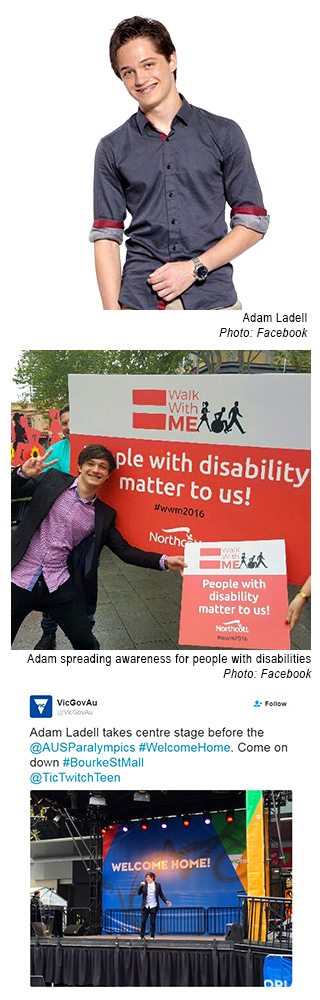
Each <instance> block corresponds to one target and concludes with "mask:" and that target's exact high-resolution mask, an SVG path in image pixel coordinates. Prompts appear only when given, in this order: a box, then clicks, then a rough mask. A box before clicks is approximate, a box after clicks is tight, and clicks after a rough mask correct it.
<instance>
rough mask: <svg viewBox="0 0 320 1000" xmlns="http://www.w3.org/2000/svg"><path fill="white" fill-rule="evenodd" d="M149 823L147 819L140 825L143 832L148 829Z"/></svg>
mask: <svg viewBox="0 0 320 1000" xmlns="http://www.w3.org/2000/svg"><path fill="white" fill-rule="evenodd" d="M148 826H149V823H148V820H147V819H142V820H141V823H140V827H141V830H143V831H145V830H147V829H148Z"/></svg>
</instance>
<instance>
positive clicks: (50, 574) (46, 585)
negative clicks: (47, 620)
mask: <svg viewBox="0 0 320 1000" xmlns="http://www.w3.org/2000/svg"><path fill="white" fill-rule="evenodd" d="M49 454H50V449H49V451H48V452H46V455H44V457H43V458H29V459H28V460H27V462H24V464H23V465H22V467H21V468H20V469H17V470H14V472H13V473H12V492H13V496H14V498H16V497H23V496H30V492H31V493H32V500H31V501H30V503H29V504H28V508H27V511H26V513H25V515H24V518H23V520H22V522H21V524H20V525H19V527H18V528H17V530H16V531H15V533H14V535H13V539H12V543H13V560H12V576H11V580H12V641H13V639H14V637H15V636H16V634H17V632H18V629H19V628H20V625H21V624H22V622H23V620H24V618H26V616H27V615H28V614H29V613H30V611H34V610H36V611H41V612H43V611H46V612H48V613H50V614H52V616H53V617H54V618H55V620H56V621H57V622H58V625H60V627H61V628H62V630H63V631H64V633H65V635H66V636H67V638H68V639H69V640H70V642H71V644H72V646H73V648H74V649H97V648H99V643H98V641H97V639H96V638H95V636H94V635H93V634H92V630H91V627H90V622H89V619H88V614H87V608H88V607H92V606H93V605H94V604H95V601H96V598H97V568H98V560H99V555H100V552H101V549H102V548H103V546H104V545H107V546H108V547H109V548H110V549H111V550H112V552H115V554H116V555H118V556H119V557H120V559H122V560H123V561H124V562H127V563H131V564H132V565H135V566H144V567H145V568H147V569H158V570H163V569H171V570H177V571H179V572H180V573H182V572H183V568H184V565H185V563H184V560H183V558H182V557H181V556H169V557H167V556H165V555H163V556H161V557H159V554H158V553H156V552H145V551H144V550H143V549H138V548H135V547H134V546H131V545H129V543H128V542H127V541H126V539H125V538H123V536H122V535H121V534H120V532H119V531H118V530H117V528H116V527H115V521H116V511H115V510H114V509H113V508H112V507H109V505H108V504H105V503H103V502H102V501H101V500H99V498H98V496H97V491H98V490H99V488H100V487H101V486H102V485H103V483H105V482H106V480H107V479H108V478H109V476H110V474H111V472H112V471H113V470H114V469H115V468H116V461H115V458H114V455H113V454H112V452H111V451H109V450H108V448H105V447H104V446H103V445H88V446H87V447H85V448H83V449H82V451H81V452H80V455H79V458H78V466H79V474H78V476H77V477H74V476H70V475H68V474H67V473H64V472H57V471H56V470H55V469H53V468H50V466H51V465H54V464H55V462H54V461H53V462H48V461H47V458H48V456H49ZM44 471H46V475H41V473H43V472H44Z"/></svg>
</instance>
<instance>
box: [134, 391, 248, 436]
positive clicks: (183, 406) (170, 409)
mask: <svg viewBox="0 0 320 1000" xmlns="http://www.w3.org/2000/svg"><path fill="white" fill-rule="evenodd" d="M132 405H133V413H132V427H133V428H134V429H135V430H152V431H180V432H181V431H187V432H189V433H193V432H198V431H200V430H201V428H202V427H203V426H204V427H206V428H207V430H208V431H210V433H212V434H222V433H224V434H229V433H230V432H232V431H233V430H234V429H235V428H236V429H237V431H238V432H239V433H240V434H245V433H246V431H245V429H244V427H243V414H242V413H240V409H239V405H240V404H239V400H238V399H235V400H234V402H233V403H232V404H230V403H229V407H226V406H220V407H219V408H218V409H215V407H212V406H211V404H210V403H209V401H208V400H203V401H202V402H201V401H200V397H199V392H197V391H196V389H132Z"/></svg>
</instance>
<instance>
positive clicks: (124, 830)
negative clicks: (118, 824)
mask: <svg viewBox="0 0 320 1000" xmlns="http://www.w3.org/2000/svg"><path fill="white" fill-rule="evenodd" d="M129 826H130V823H129V822H128V823H122V833H128V830H129Z"/></svg>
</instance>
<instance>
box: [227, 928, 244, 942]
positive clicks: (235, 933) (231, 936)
mask: <svg viewBox="0 0 320 1000" xmlns="http://www.w3.org/2000/svg"><path fill="white" fill-rule="evenodd" d="M227 938H228V941H238V942H241V943H242V941H243V928H242V927H241V924H232V925H231V927H230V930H229V931H228V933H227Z"/></svg>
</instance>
